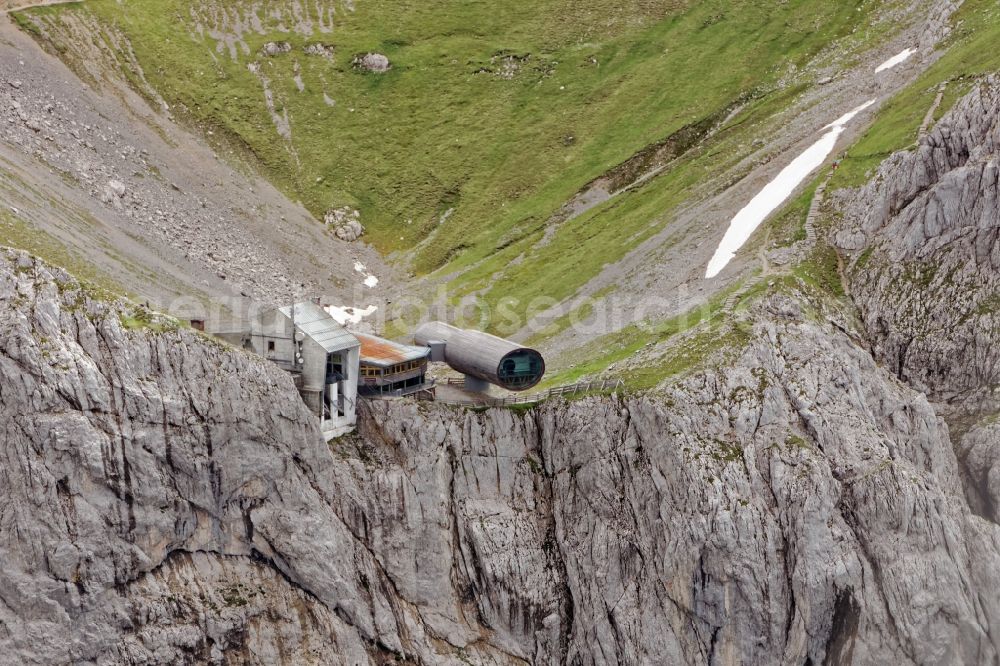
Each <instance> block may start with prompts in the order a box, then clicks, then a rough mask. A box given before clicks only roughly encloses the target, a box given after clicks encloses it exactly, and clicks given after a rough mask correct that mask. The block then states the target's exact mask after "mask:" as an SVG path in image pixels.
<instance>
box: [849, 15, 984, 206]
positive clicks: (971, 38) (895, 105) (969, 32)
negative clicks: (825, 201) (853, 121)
mask: <svg viewBox="0 0 1000 666" xmlns="http://www.w3.org/2000/svg"><path fill="white" fill-rule="evenodd" d="M953 23H954V24H955V29H954V31H953V32H952V34H951V36H950V37H949V38H948V42H947V43H946V44H945V46H946V47H947V52H946V53H945V54H944V55H943V56H942V57H941V59H940V60H938V61H937V62H936V63H934V64H933V65H932V66H931V67H930V68H928V70H927V71H926V72H924V74H923V75H922V76H921V77H920V78H919V79H918V80H917V81H916V82H914V83H913V85H911V86H909V87H908V88H907V89H906V90H904V91H902V92H901V93H899V94H898V95H896V96H895V97H894V98H893V99H892V100H891V101H890V102H889V103H888V104H886V105H885V106H883V107H882V109H881V110H880V111H879V114H878V117H877V118H876V120H875V123H874V124H873V125H872V127H871V128H870V129H869V130H868V131H867V132H866V133H865V135H864V136H863V137H862V138H861V140H860V141H858V142H857V143H856V144H855V145H854V146H852V147H851V149H850V150H849V151H848V152H847V156H846V158H845V159H844V161H843V163H842V165H841V168H840V169H839V170H838V172H837V174H836V176H835V177H834V179H833V180H832V181H831V187H832V188H837V187H856V186H858V185H861V184H863V183H864V182H865V181H866V180H867V179H868V178H869V177H870V176H871V175H872V174H873V173H874V169H875V168H876V167H877V166H878V165H879V164H880V163H881V162H882V161H883V160H884V159H885V158H887V157H889V155H891V154H892V153H894V152H896V151H897V150H903V149H905V148H909V147H911V146H913V145H915V144H916V141H917V133H918V131H919V129H920V125H921V123H922V122H923V120H924V116H925V115H926V113H927V110H928V109H929V108H930V107H931V104H932V103H933V102H934V98H935V97H936V96H937V89H938V86H939V85H940V84H941V83H943V82H948V89H947V92H946V94H945V97H944V100H943V101H942V104H941V106H940V107H939V108H938V110H937V112H936V113H935V116H936V118H940V117H941V116H942V115H943V114H944V113H945V112H946V111H947V110H948V109H950V108H951V106H952V105H953V104H954V103H955V101H956V100H957V99H958V98H959V97H961V96H962V95H963V94H965V93H967V92H968V91H969V88H970V85H971V82H972V81H973V80H974V79H976V78H978V77H980V76H982V75H984V74H990V73H993V72H997V71H1000V49H998V48H997V45H998V44H1000V4H998V3H997V2H996V0H965V2H964V3H963V5H962V7H961V8H960V9H959V10H958V12H956V14H955V16H954V17H953Z"/></svg>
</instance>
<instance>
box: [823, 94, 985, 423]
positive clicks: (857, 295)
mask: <svg viewBox="0 0 1000 666" xmlns="http://www.w3.org/2000/svg"><path fill="white" fill-rule="evenodd" d="M998 153H1000V80H998V79H996V78H995V77H994V78H990V79H988V80H985V81H982V82H980V83H979V84H977V85H976V86H975V87H974V89H973V90H972V92H971V93H970V94H969V95H967V96H966V97H965V98H964V99H962V100H961V101H960V102H959V103H958V104H957V105H956V106H955V108H954V109H953V110H952V111H951V112H949V113H948V114H947V115H946V116H945V117H943V118H942V119H941V121H940V122H939V123H938V125H937V127H936V128H935V129H934V131H933V132H931V133H930V134H929V135H928V136H927V137H926V138H924V139H921V140H920V141H919V143H918V144H917V146H916V148H914V149H913V150H910V151H905V152H901V153H897V154H895V155H893V156H892V157H891V158H889V159H888V160H886V161H885V162H884V163H883V164H882V166H881V167H880V168H879V170H878V173H877V175H876V176H875V178H874V179H873V180H872V181H871V182H870V183H869V184H868V185H867V186H866V187H864V188H862V189H861V190H860V191H858V192H857V193H855V195H854V196H853V198H852V200H851V201H850V202H849V203H848V205H847V206H846V207H845V212H846V220H845V229H843V230H842V231H841V232H840V233H839V234H838V236H837V242H838V244H839V245H841V246H842V247H843V248H845V249H847V250H849V251H851V252H852V253H853V256H854V258H855V261H854V263H853V266H852V268H851V270H850V271H849V275H850V283H851V289H852V292H853V295H854V300H855V303H856V304H857V306H858V309H859V312H860V314H861V316H862V318H863V320H864V323H865V326H866V328H867V329H868V332H869V335H870V338H871V340H872V343H873V345H874V353H875V354H876V356H877V357H878V358H879V359H880V360H882V361H883V362H885V363H886V364H887V365H888V366H889V367H891V368H892V369H893V371H894V372H896V373H897V374H898V375H899V376H900V377H901V378H902V379H904V381H906V382H908V383H910V384H911V385H913V386H914V387H915V388H917V389H918V390H921V391H926V392H927V393H929V394H930V395H931V396H932V397H934V398H935V399H937V400H941V401H946V402H951V403H956V406H958V403H961V405H963V406H965V407H976V408H978V407H985V408H988V409H990V408H991V409H993V410H994V411H995V410H996V409H997V408H998V400H997V395H998V394H997V389H998V387H1000V346H998V345H997V344H996V341H997V339H998V336H1000V166H998V164H997V157H998Z"/></svg>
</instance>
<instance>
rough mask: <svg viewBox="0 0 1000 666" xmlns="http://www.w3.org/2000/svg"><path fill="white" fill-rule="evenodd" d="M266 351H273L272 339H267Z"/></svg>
mask: <svg viewBox="0 0 1000 666" xmlns="http://www.w3.org/2000/svg"><path fill="white" fill-rule="evenodd" d="M267 351H268V352H273V351H274V340H268V341H267Z"/></svg>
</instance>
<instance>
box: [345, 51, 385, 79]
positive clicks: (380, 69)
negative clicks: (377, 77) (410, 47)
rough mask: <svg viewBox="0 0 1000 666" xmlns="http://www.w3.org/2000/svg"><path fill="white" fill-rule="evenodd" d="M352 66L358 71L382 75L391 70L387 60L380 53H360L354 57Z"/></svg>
mask: <svg viewBox="0 0 1000 666" xmlns="http://www.w3.org/2000/svg"><path fill="white" fill-rule="evenodd" d="M352 64H353V65H354V66H355V67H356V68H357V69H360V70H364V71H366V72H375V73H376V74H383V73H385V72H388V71H389V70H390V69H392V63H390V62H389V58H387V57H386V56H385V55H383V54H381V53H362V54H360V55H357V56H355V57H354V60H353V61H352Z"/></svg>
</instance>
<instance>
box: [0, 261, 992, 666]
mask: <svg viewBox="0 0 1000 666" xmlns="http://www.w3.org/2000/svg"><path fill="white" fill-rule="evenodd" d="M804 307H805V306H803V305H802V304H800V303H799V302H798V301H797V300H796V298H795V296H794V295H785V296H773V297H771V298H770V299H769V300H768V301H766V302H764V303H762V304H760V305H759V306H757V307H756V309H755V310H754V312H753V314H752V320H751V322H750V323H748V324H745V325H746V326H750V327H751V329H752V330H750V331H748V335H747V338H746V339H747V341H748V342H747V344H746V345H744V346H743V348H742V350H741V351H739V352H738V354H737V355H736V356H735V357H733V358H732V359H731V360H730V362H729V363H728V367H727V368H726V369H725V370H724V371H712V370H709V371H706V372H699V373H695V374H693V375H692V376H690V377H689V378H687V379H684V380H681V381H677V382H674V383H673V384H671V385H670V386H669V387H665V388H663V389H662V390H661V391H660V392H659V393H657V394H653V395H649V396H646V397H628V398H626V397H623V396H606V397H598V398H587V399H583V400H579V401H574V402H565V401H553V402H550V403H548V404H545V405H543V406H540V407H538V408H535V409H533V410H530V411H528V412H522V411H513V410H506V409H490V410H487V411H485V412H476V411H471V410H464V409H460V408H453V407H447V406H442V405H433V404H426V403H413V402H406V401H390V402H374V403H368V404H367V405H366V406H365V407H364V408H363V410H362V422H361V424H360V427H359V431H358V433H357V435H355V436H351V437H346V438H342V439H340V440H336V441H334V442H332V443H331V444H330V445H327V444H326V443H325V442H324V441H323V439H322V437H321V436H320V434H319V433H318V430H317V425H316V423H315V422H314V421H313V420H312V417H311V416H310V415H309V414H308V412H307V410H306V409H305V408H304V406H303V405H302V404H301V401H300V400H299V398H298V395H297V393H296V392H295V389H294V387H293V385H292V382H291V380H290V379H289V378H288V377H287V376H285V375H284V374H283V373H282V371H280V370H279V369H277V368H276V367H273V366H270V365H268V364H267V363H266V362H264V361H261V360H259V359H256V358H254V357H253V356H251V355H248V354H246V353H244V352H242V351H238V350H234V349H231V348H227V347H225V346H224V345H221V344H218V343H216V342H214V341H212V340H211V339H208V338H205V337H204V336H202V335H200V334H198V333H195V332H193V331H188V330H184V329H178V330H172V329H171V327H169V326H165V325H162V324H160V323H156V324H149V325H142V324H140V325H138V326H137V325H136V324H135V321H136V318H135V317H133V316H131V312H130V310H129V306H127V305H126V304H123V303H118V302H104V301H102V300H100V299H95V298H91V296H90V295H89V294H88V291H87V290H86V289H84V288H81V287H80V286H79V285H77V284H76V282H75V281H73V280H72V279H70V278H69V277H68V276H67V275H65V274H64V273H62V272H61V271H59V270H57V269H51V268H49V267H47V266H45V265H43V264H41V263H39V262H37V261H35V260H33V259H32V258H30V257H29V256H28V255H25V254H23V253H17V252H12V251H4V252H3V254H2V256H0V322H2V323H0V417H2V419H0V422H2V424H3V425H2V426H0V428H2V430H0V435H2V440H3V448H2V450H0V455H2V456H3V462H2V465H0V474H2V475H3V484H2V487H3V488H4V493H5V494H4V501H3V502H2V504H0V557H2V559H3V561H4V563H5V564H4V567H3V569H2V571H0V600H2V602H0V662H2V663H52V662H65V661H76V662H96V663H140V662H142V663H178V662H188V663H203V662H209V663H245V662H256V663H301V662H303V661H316V662H323V663H328V662H332V663H345V664H347V663H349V664H354V663H365V662H370V663H383V662H385V661H386V660H390V661H391V660H394V659H395V660H410V661H413V662H416V663H454V664H459V663H467V662H472V663H488V664H521V663H553V664H554V663H578V664H598V663H605V664H613V663H619V664H624V663H692V664H711V663H728V662H735V661H743V662H745V663H805V662H806V661H807V660H808V661H811V662H812V663H824V662H826V661H829V662H832V663H846V662H850V663H859V664H868V663H872V664H873V663H886V662H896V663H952V664H980V663H991V662H992V661H995V660H996V659H997V654H998V652H997V642H996V640H997V639H996V637H997V635H998V633H997V631H998V623H1000V598H997V597H996V595H992V594H990V593H988V592H985V591H988V590H995V589H998V587H1000V527H998V526H997V525H996V524H995V523H994V522H991V521H990V520H989V519H988V518H986V517H983V516H984V515H985V512H984V511H982V510H975V511H974V510H973V509H970V506H969V504H968V503H967V502H966V500H965V497H964V496H963V493H962V489H961V484H960V482H959V481H958V478H959V467H958V461H957V459H956V456H955V453H954V452H953V450H952V446H951V442H950V439H949V429H948V426H947V425H946V424H945V423H944V421H943V420H942V419H941V418H940V417H939V416H938V415H937V414H935V412H934V409H933V408H932V406H931V405H930V404H929V403H928V402H927V400H926V398H925V397H924V396H923V395H921V394H920V393H917V392H915V391H913V390H912V389H911V388H909V387H908V386H906V385H905V384H903V383H902V382H900V381H899V380H898V378H897V377H896V376H895V375H893V374H892V373H891V372H889V371H888V370H886V369H885V368H882V367H880V366H879V365H878V363H876V361H875V360H874V359H873V358H872V357H871V355H870V354H869V353H868V352H867V351H866V350H864V349H862V348H860V347H859V346H858V345H857V344H856V343H855V342H854V339H853V337H852V336H849V335H848V334H846V333H844V332H842V331H839V330H838V329H836V328H835V327H834V326H832V325H828V324H823V323H818V322H817V320H816V318H815V317H814V316H812V315H810V313H809V312H807V311H806V310H805V309H804ZM140 321H144V320H140ZM970 436H974V437H976V438H978V439H970V440H969V442H970V450H972V451H981V450H988V449H989V447H990V443H991V442H992V443H994V444H995V438H996V429H995V428H991V427H990V426H984V427H983V428H980V429H978V430H975V431H972V433H971V434H970ZM982 442H986V444H982ZM984 447H985V449H984ZM970 455H972V454H970ZM975 455H976V456H979V457H982V458H983V459H984V460H986V459H988V458H989V456H988V455H987V454H985V453H984V454H982V455H980V453H975ZM981 467H982V468H983V469H986V468H987V467H988V464H987V463H986V462H984V463H983V465H982V466H981ZM987 488H989V485H988V484H987Z"/></svg>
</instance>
